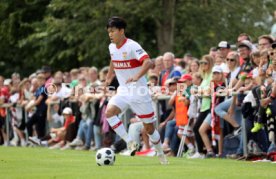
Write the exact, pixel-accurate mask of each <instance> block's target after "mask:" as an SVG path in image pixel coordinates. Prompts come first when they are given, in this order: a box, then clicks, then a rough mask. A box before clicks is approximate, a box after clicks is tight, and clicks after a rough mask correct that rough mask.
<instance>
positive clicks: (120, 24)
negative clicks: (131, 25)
mask: <svg viewBox="0 0 276 179" xmlns="http://www.w3.org/2000/svg"><path fill="white" fill-rule="evenodd" d="M126 26H127V24H126V21H125V20H124V19H123V18H121V17H118V16H113V17H111V18H109V19H108V22H107V24H106V28H111V27H115V28H117V29H126Z"/></svg>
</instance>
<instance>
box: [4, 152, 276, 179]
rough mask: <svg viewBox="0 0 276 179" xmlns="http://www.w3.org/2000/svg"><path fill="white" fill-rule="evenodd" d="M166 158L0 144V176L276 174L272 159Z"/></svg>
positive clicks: (184, 178) (111, 177)
mask: <svg viewBox="0 0 276 179" xmlns="http://www.w3.org/2000/svg"><path fill="white" fill-rule="evenodd" d="M169 162H170V164H169V165H167V166H162V165H160V164H159V163H158V159H157V158H156V157H137V156H135V157H124V156H120V155H116V162H115V164H114V165H113V166H97V165H96V162H95V152H87V151H60V150H49V149H45V148H15V147H0V179H6V178H7V179H9V178H18V179H25V178H26V179H31V178H34V179H40V178H47V179H48V178H50V179H51V178H53V179H55V178H61V179H67V178H73V179H77V178H79V179H90V178H96V179H98V178H99V179H102V178H108V179H117V178H118V179H125V178H126V179H131V178H139V179H146V178H149V179H154V178H158V179H160V178H166V179H176V178H182V179H187V178H199V179H206V178H212V179H214V178H233V179H236V178H250V179H253V178H257V179H263V178H274V179H275V178H276V164H272V163H253V162H244V161H234V160H226V159H205V160H202V159H198V160H191V159H190V160H188V159H184V158H169Z"/></svg>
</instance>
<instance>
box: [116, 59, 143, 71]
mask: <svg viewBox="0 0 276 179" xmlns="http://www.w3.org/2000/svg"><path fill="white" fill-rule="evenodd" d="M112 62H113V66H114V68H115V69H131V68H136V67H139V66H141V62H140V61H138V60H136V59H131V60H124V61H122V60H112Z"/></svg>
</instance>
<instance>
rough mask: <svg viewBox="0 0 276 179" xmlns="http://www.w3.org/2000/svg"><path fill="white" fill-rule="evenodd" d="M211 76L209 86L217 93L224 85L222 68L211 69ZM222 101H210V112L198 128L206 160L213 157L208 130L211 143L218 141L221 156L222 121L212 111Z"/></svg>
mask: <svg viewBox="0 0 276 179" xmlns="http://www.w3.org/2000/svg"><path fill="white" fill-rule="evenodd" d="M212 75H213V76H212V82H213V85H211V87H213V90H214V91H217V90H219V89H221V88H224V87H225V83H224V75H223V70H222V68H221V67H220V66H218V65H216V66H214V67H213V69H212ZM212 98H213V96H212ZM222 101H224V97H214V99H212V107H211V109H212V110H211V112H210V113H209V114H208V116H207V117H206V118H205V120H204V121H203V123H202V125H201V126H200V128H199V133H200V135H201V138H202V140H203V142H204V145H205V147H206V149H207V154H206V157H207V158H210V157H215V153H214V151H213V149H212V144H211V141H210V140H209V137H208V132H209V131H210V130H212V141H213V142H214V141H215V139H219V144H220V145H218V146H219V151H218V152H219V153H218V154H219V155H220V156H221V155H222V141H223V139H222V137H223V133H222V131H223V130H222V129H223V120H220V118H219V117H218V116H217V115H216V114H215V111H214V108H215V106H217V105H218V104H219V103H221V102H222Z"/></svg>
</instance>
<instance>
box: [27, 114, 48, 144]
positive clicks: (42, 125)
mask: <svg viewBox="0 0 276 179" xmlns="http://www.w3.org/2000/svg"><path fill="white" fill-rule="evenodd" d="M33 125H35V130H36V133H37V137H38V138H39V139H41V138H43V137H44V136H45V133H46V113H45V114H44V113H34V115H33V116H32V117H31V118H30V119H29V121H28V122H27V123H26V127H27V130H28V135H29V136H32V135H33Z"/></svg>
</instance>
